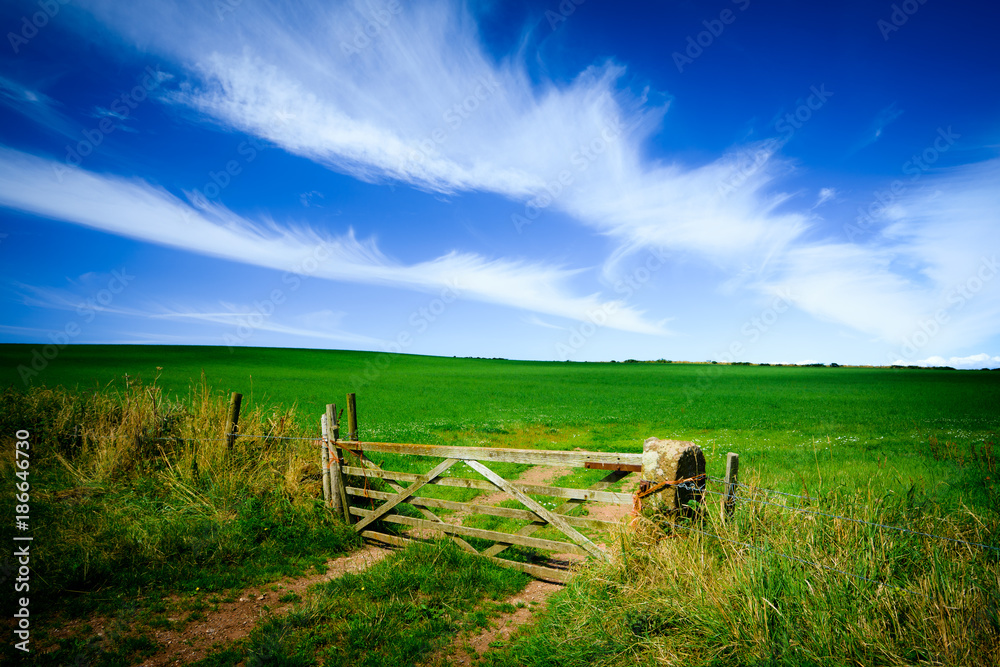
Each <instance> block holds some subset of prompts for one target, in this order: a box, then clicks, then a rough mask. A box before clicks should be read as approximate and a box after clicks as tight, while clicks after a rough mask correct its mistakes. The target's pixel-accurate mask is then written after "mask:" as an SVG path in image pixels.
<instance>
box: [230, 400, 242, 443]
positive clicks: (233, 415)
mask: <svg viewBox="0 0 1000 667" xmlns="http://www.w3.org/2000/svg"><path fill="white" fill-rule="evenodd" d="M241 403H243V394H240V393H238V392H235V391H234V392H233V395H232V396H230V397H229V417H228V418H227V419H226V447H227V448H229V449H232V448H233V445H234V444H236V428H237V426H239V422H240V404H241Z"/></svg>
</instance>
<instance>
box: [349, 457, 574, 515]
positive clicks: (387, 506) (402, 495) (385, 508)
mask: <svg viewBox="0 0 1000 667" xmlns="http://www.w3.org/2000/svg"><path fill="white" fill-rule="evenodd" d="M456 463H458V459H445V460H444V461H442V462H441V463H439V464H438V465H437V466H436V467H435V468H434V469H433V470H431V471H430V472H429V473H427V474H426V475H421V476H420V478H419V479H418V480H417V481H416V482H414V483H413V484H410V486H408V487H407V488H406V490H404V491H400V492H399V494H397V495H396V497H394V498H393V499H392V500H389V501H387V502H385V503H383V504H382V506H381V507H379V508H378V509H377V510H375V512H374V513H372V514H370V515H368V516H366V517H365V518H364V519H362V520H361V521H359V522H358V523H356V524H354V530H356V531H357V532H359V533H360V532H361V531H362V530H364V529H365V527H366V526H367V525H368V524H370V523H372V522H373V521H378V520H379V519H380V518H382V516H384V515H385V514H387V513H388V512H389V510H391V509H392V508H393V507H395V506H396V505H398V504H399V503H401V502H403V501H404V500H406V499H407V498H409V497H410V496H412V495H413V494H414V493H416V492H417V491H418V490H420V487H422V486H424V485H425V484H427V483H428V482H430V481H431V480H433V479H434V478H436V477H437V476H438V475H440V474H441V473H443V472H444V471H445V470H447V469H448V468H450V467H452V466H453V465H455V464H456ZM570 530H572V528H571V529H570Z"/></svg>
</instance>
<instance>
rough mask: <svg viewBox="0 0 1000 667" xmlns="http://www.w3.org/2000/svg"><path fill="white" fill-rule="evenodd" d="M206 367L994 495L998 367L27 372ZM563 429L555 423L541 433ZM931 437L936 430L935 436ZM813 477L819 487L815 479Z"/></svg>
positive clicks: (189, 375) (417, 410)
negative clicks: (984, 464) (979, 459)
mask: <svg viewBox="0 0 1000 667" xmlns="http://www.w3.org/2000/svg"><path fill="white" fill-rule="evenodd" d="M32 349H33V348H31V347H29V346H20V345H6V346H2V347H0V360H2V365H0V386H3V385H8V386H12V387H14V388H17V389H23V388H24V387H25V384H24V382H23V379H22V377H21V376H20V375H19V373H18V370H17V367H18V366H20V365H23V366H28V367H29V368H30V361H31V357H32V355H31V353H32ZM203 374H204V380H205V381H206V382H207V383H208V386H209V387H210V388H211V390H213V391H214V392H217V393H218V394H220V395H221V394H225V395H228V392H230V391H239V392H241V393H242V394H243V395H244V403H243V405H244V409H247V408H250V409H252V408H254V407H255V406H270V405H280V406H284V407H286V408H291V407H294V409H295V417H296V419H297V420H298V421H299V422H300V424H301V426H302V427H303V428H307V429H308V428H313V430H314V431H316V432H317V433H318V432H319V415H321V414H322V412H323V410H324V406H325V405H326V404H327V403H337V404H340V405H341V407H343V403H344V397H345V395H346V394H347V393H348V392H355V393H356V394H357V401H358V413H359V428H360V435H361V438H362V439H368V440H377V441H386V442H418V443H437V442H441V441H448V442H452V441H455V440H459V441H462V442H464V443H467V444H476V443H482V444H485V443H486V442H489V443H491V444H495V445H500V446H518V447H549V448H553V449H562V448H575V447H579V448H581V449H592V450H598V451H640V450H641V448H642V441H643V440H644V439H645V438H647V437H649V436H657V437H663V438H675V439H682V440H691V441H693V442H695V443H697V444H698V445H700V446H701V447H702V449H703V450H705V452H706V454H707V455H708V458H709V473H710V474H719V475H721V472H720V471H719V468H718V466H719V465H720V462H721V461H722V460H723V459H724V456H725V454H726V452H728V451H734V452H737V453H739V454H740V456H741V463H742V465H743V467H744V470H746V471H747V472H750V471H753V472H754V473H755V474H760V475H761V480H762V482H763V483H766V485H774V486H776V487H777V488H779V489H782V490H789V489H790V488H796V489H799V490H801V489H802V488H803V485H806V486H810V487H818V485H819V484H820V481H821V480H820V478H821V477H822V484H823V485H824V486H825V487H827V488H829V487H830V486H831V485H838V484H845V485H852V484H859V483H862V484H863V483H865V481H866V479H868V478H870V477H871V473H872V472H873V471H875V470H889V471H892V473H893V474H892V475H891V477H890V480H891V481H892V482H897V483H899V484H901V485H907V484H910V483H912V484H916V485H918V486H920V487H921V488H923V489H926V490H927V491H928V492H929V493H932V494H934V495H938V496H942V497H952V498H956V499H957V498H959V497H962V498H964V499H965V500H966V501H967V502H972V503H975V504H982V503H985V502H987V501H988V498H989V496H988V495H984V493H983V491H984V489H985V487H984V486H983V485H982V484H980V483H979V481H981V480H977V479H975V478H970V477H969V476H968V475H967V474H966V472H967V469H966V468H965V467H964V466H962V465H961V461H962V460H963V459H965V458H971V457H974V456H975V454H974V452H976V451H980V450H981V449H982V447H983V446H984V445H985V443H987V442H991V441H993V440H994V439H995V434H996V432H997V430H998V429H1000V372H987V371H952V370H916V369H885V368H843V367H841V368H816V367H774V366H770V367H762V366H725V365H709V364H680V363H677V364H674V363H636V364H632V363H617V364H615V363H556V362H530V361H507V360H491V359H454V358H441V357H423V356H408V355H388V354H376V353H366V352H345V351H326V350H298V349H276V348H232V349H230V348H225V347H194V346H192V347H180V346H177V347H167V346H163V347H161V346H86V345H83V346H70V347H67V348H65V349H64V350H62V351H61V352H60V353H59V355H58V356H57V357H56V358H55V359H54V360H52V361H50V362H48V365H47V367H45V368H44V369H43V370H41V371H40V372H38V374H37V375H34V376H31V377H29V382H30V384H31V385H33V386H39V385H45V386H48V387H55V386H62V387H65V388H67V389H71V390H74V391H77V392H93V391H107V390H110V389H115V388H117V389H122V388H123V387H124V386H125V381H126V376H128V377H129V378H130V379H132V380H136V379H140V380H141V381H142V382H143V383H144V384H146V385H149V384H152V383H153V382H154V381H155V383H156V385H157V386H158V387H160V388H161V389H162V391H163V393H164V395H165V396H168V397H176V398H178V399H184V398H187V397H189V395H190V393H191V392H192V391H193V390H194V389H195V388H197V387H199V385H200V384H201V382H202V377H203ZM552 429H555V431H556V432H555V433H546V431H550V430H552ZM932 438H934V439H936V441H937V442H938V443H940V445H939V446H937V447H932V446H931V444H930V443H931V442H933V441H932ZM810 490H813V489H810Z"/></svg>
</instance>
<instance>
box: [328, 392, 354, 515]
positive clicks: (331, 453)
mask: <svg viewBox="0 0 1000 667" xmlns="http://www.w3.org/2000/svg"><path fill="white" fill-rule="evenodd" d="M324 416H325V417H326V423H327V427H328V433H329V438H327V440H326V442H325V443H324V447H325V448H326V451H327V456H328V457H329V459H330V468H329V469H330V473H329V476H330V500H332V501H333V509H334V510H336V511H337V513H338V514H340V513H341V512H343V514H344V519H345V520H346V521H347V523H350V522H351V512H350V506H349V505H348V504H347V490H346V489H345V488H344V478H343V475H342V474H341V472H340V448H339V447H337V446H336V442H337V437H338V436H339V435H340V427H339V426H338V425H337V406H336V405H335V404H333V403H327V405H326V414H325V415H324Z"/></svg>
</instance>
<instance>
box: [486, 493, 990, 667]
mask: <svg viewBox="0 0 1000 667" xmlns="http://www.w3.org/2000/svg"><path fill="white" fill-rule="evenodd" d="M710 488H711V487H710ZM709 497H710V498H711V497H712V496H709ZM749 498H763V499H766V500H767V501H768V502H774V503H776V504H783V503H782V501H780V500H775V498H774V497H773V496H771V497H768V496H759V495H756V494H755V495H751V496H748V499H747V500H744V501H742V502H741V504H740V505H739V509H738V510H737V512H736V515H735V516H734V517H733V518H732V519H731V520H730V521H728V522H722V521H721V519H720V518H719V517H717V516H715V512H717V511H718V507H717V505H715V504H714V503H713V505H714V512H705V514H704V515H703V516H702V517H701V518H700V519H697V520H683V519H671V518H668V517H666V516H663V515H658V514H655V513H648V512H647V513H646V514H645V515H644V516H643V517H642V518H640V519H639V521H638V522H637V524H636V526H635V527H634V528H633V529H632V530H628V531H624V532H622V534H621V535H620V540H619V553H618V554H617V555H616V558H615V559H614V562H613V563H612V564H605V565H602V564H599V563H592V564H591V565H590V566H589V567H588V568H587V570H585V572H584V573H583V574H582V575H581V576H579V577H577V578H576V579H575V580H574V581H573V583H571V584H570V585H569V586H568V587H567V589H566V590H565V591H564V592H563V593H561V594H560V595H559V596H558V597H557V598H555V599H554V600H553V602H552V603H551V604H550V608H549V610H548V612H547V614H546V616H545V618H544V620H543V621H542V622H541V623H540V624H539V626H538V627H537V628H535V629H533V630H532V631H530V632H527V633H525V634H522V636H521V637H520V638H519V639H518V640H517V641H515V642H514V643H513V645H512V646H511V647H510V648H509V649H507V650H506V651H503V652H501V653H499V654H497V655H495V656H492V657H491V658H490V661H491V664H493V665H494V666H495V667H500V666H504V667H506V666H513V665H530V666H534V667H540V666H542V665H561V666H569V665H581V666H583V665H587V666H590V665H666V664H685V665H809V664H815V665H826V664H863V665H915V664H927V665H931V664H933V665H942V664H944V665H987V664H1000V594H998V590H1000V552H998V551H994V550H991V549H988V548H981V547H974V546H970V545H969V544H965V543H961V542H951V541H948V540H941V539H936V538H929V537H925V536H921V535H916V534H914V533H910V532H900V531H894V530H886V529H884V528H876V527H873V526H870V525H867V524H861V523H856V522H851V521H845V520H843V519H834V518H830V517H825V516H822V515H818V514H806V513H802V512H794V511H791V510H789V509H784V508H778V507H773V506H770V505H764V504H761V503H751V502H749ZM803 507H804V508H809V509H814V510H816V511H822V512H825V513H828V514H836V515H844V516H849V517H853V518H858V519H862V520H864V521H869V522H872V523H881V524H891V525H897V526H899V525H901V526H905V527H907V528H909V529H911V530H913V531H919V532H926V533H931V534H935V535H940V536H943V537H950V538H952V539H955V540H963V541H964V542H976V543H982V544H986V545H987V546H992V547H1000V520H998V517H997V516H996V514H995V513H994V514H992V515H988V516H987V515H976V514H973V513H972V512H966V513H965V514H958V515H955V514H944V513H943V512H942V511H941V510H940V509H939V508H938V507H937V506H935V505H933V504H931V503H929V502H928V501H927V500H926V498H920V497H918V494H916V493H910V494H902V495H901V496H895V495H891V494H890V495H886V496H882V497H871V496H870V495H869V493H868V490H867V489H862V490H858V491H854V492H849V491H847V490H841V492H840V493H837V494H833V493H831V494H827V495H826V496H824V497H823V498H821V499H817V500H815V501H807V502H806V503H805V505H803Z"/></svg>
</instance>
